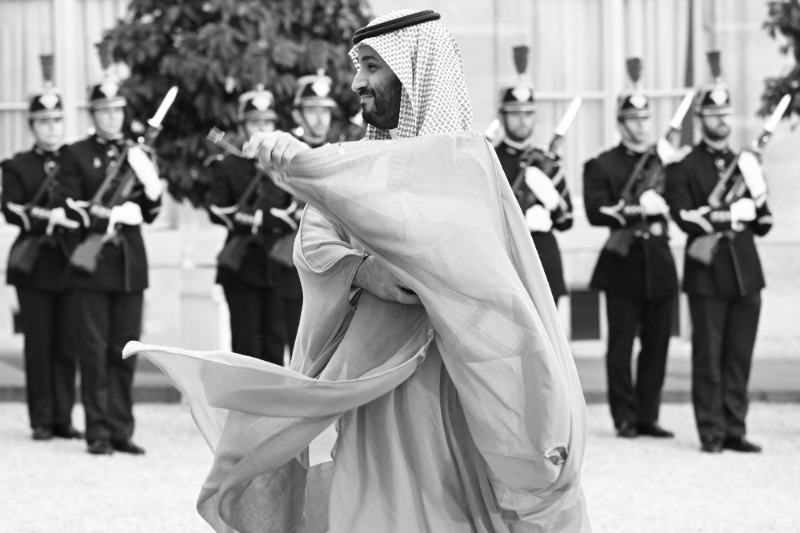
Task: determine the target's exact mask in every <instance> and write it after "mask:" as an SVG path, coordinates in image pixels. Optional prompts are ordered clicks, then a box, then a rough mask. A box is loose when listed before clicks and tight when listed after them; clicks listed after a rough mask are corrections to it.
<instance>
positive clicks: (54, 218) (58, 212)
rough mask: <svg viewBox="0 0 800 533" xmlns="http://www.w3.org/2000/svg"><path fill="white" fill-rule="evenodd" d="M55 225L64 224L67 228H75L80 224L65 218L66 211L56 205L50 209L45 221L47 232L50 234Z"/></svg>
mask: <svg viewBox="0 0 800 533" xmlns="http://www.w3.org/2000/svg"><path fill="white" fill-rule="evenodd" d="M56 226H64V227H65V228H69V229H77V228H78V227H80V224H79V223H78V222H76V221H74V220H70V219H69V218H67V212H66V211H65V210H64V208H63V207H56V208H54V209H51V210H50V216H49V217H48V221H47V234H48V235H52V233H53V230H54V229H55V228H56Z"/></svg>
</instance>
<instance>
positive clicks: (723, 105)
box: [695, 50, 733, 116]
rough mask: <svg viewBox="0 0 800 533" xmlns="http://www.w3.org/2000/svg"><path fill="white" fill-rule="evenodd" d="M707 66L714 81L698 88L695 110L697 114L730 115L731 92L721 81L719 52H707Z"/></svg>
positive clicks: (731, 108)
mask: <svg viewBox="0 0 800 533" xmlns="http://www.w3.org/2000/svg"><path fill="white" fill-rule="evenodd" d="M707 57H708V66H709V67H710V68H711V77H712V78H714V81H713V82H712V83H711V84H709V85H706V86H705V87H703V88H702V89H700V92H699V93H698V94H697V101H696V104H695V112H696V113H697V114H698V115H706V116H708V115H730V114H731V113H733V107H732V106H731V93H730V91H729V90H728V86H727V85H726V84H725V82H724V81H722V64H721V57H720V52H719V51H718V50H714V51H712V52H708V54H707Z"/></svg>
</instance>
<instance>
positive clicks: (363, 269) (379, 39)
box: [126, 11, 590, 533]
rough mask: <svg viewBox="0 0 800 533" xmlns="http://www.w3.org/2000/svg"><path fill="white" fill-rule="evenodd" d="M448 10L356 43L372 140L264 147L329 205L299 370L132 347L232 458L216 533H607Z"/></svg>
mask: <svg viewBox="0 0 800 533" xmlns="http://www.w3.org/2000/svg"><path fill="white" fill-rule="evenodd" d="M438 18H439V16H438V14H435V13H433V12H425V11H423V12H418V11H398V12H393V13H390V14H388V15H385V16H383V17H380V18H379V19H376V20H375V21H373V22H372V23H371V24H370V25H369V26H367V27H366V28H364V29H363V30H359V32H358V33H357V34H356V39H355V41H356V46H355V47H354V49H353V50H352V51H351V56H352V57H353V60H354V63H355V64H356V67H357V69H358V73H357V75H356V77H355V79H354V82H353V89H354V90H355V91H358V92H359V93H360V95H361V98H362V110H363V115H364V118H365V120H366V121H367V122H368V123H369V124H370V126H369V127H368V130H367V141H366V142H363V143H347V144H342V145H336V146H330V145H329V146H327V147H323V148H320V149H316V150H313V151H312V150H310V148H308V147H307V146H305V145H303V144H302V143H301V142H300V141H298V140H297V139H295V138H294V137H291V136H289V135H287V134H280V133H276V134H270V135H257V136H255V137H254V138H253V139H251V140H250V142H249V143H248V145H247V146H246V147H245V151H246V152H248V153H249V155H250V156H255V155H258V157H259V159H260V161H261V163H262V164H264V165H265V166H271V167H273V169H275V170H276V171H278V172H276V174H281V175H282V176H283V177H282V179H281V180H280V183H279V184H280V185H281V186H283V187H285V188H286V189H287V190H289V191H290V192H292V193H293V194H295V195H296V196H297V197H299V198H301V199H303V200H305V201H307V202H308V203H309V207H308V208H307V209H306V212H305V215H304V218H303V221H302V223H301V228H300V231H299V234H298V239H297V241H296V243H295V264H296V266H297V268H298V272H299V274H300V277H301V280H302V283H303V291H304V308H303V314H302V317H301V322H300V332H299V334H298V339H297V342H296V344H295V351H294V353H293V359H292V364H291V367H290V370H284V369H278V368H276V367H272V366H271V365H269V364H268V363H264V362H261V361H249V360H245V359H243V358H238V357H237V356H235V355H234V354H221V353H203V354H198V353H191V352H185V351H181V350H176V349H164V348H157V347H146V346H142V345H132V346H129V347H128V348H127V349H126V352H127V353H138V352H141V353H145V354H147V355H148V356H150V357H151V359H153V360H154V361H155V362H156V363H157V364H158V365H159V366H160V367H161V368H163V369H164V370H165V371H166V372H167V374H168V375H169V376H170V377H171V378H172V379H173V381H174V382H175V383H176V385H177V386H178V387H179V388H180V389H181V390H182V391H183V392H184V393H185V394H186V395H187V397H188V399H189V403H190V405H191V408H192V412H193V415H194V417H195V420H196V421H197V423H198V426H199V427H200V429H201V431H202V432H203V434H204V436H205V437H206V440H207V441H208V442H209V445H210V446H211V447H212V449H213V450H214V452H215V463H214V467H213V468H212V471H211V473H210V474H209V477H208V479H207V481H206V483H205V484H204V488H203V491H202V492H201V495H200V499H199V501H198V509H199V511H200V512H201V514H202V515H203V516H204V517H205V518H206V519H207V520H208V521H209V523H211V524H212V525H213V526H214V527H215V529H216V530H217V531H228V529H227V528H228V527H233V528H235V529H236V530H237V531H240V532H251V531H252V532H255V531H268V532H273V531H274V532H276V533H277V532H279V531H280V532H284V531H298V532H324V531H330V532H331V533H339V532H348V533H349V532H365V533H366V532H370V533H371V532H374V531H380V532H391V533H395V532H396V533H401V532H402V533H406V532H411V531H419V532H440V531H447V532H457V533H460V532H464V533H472V532H485V533H512V532H513V533H516V532H529V531H530V532H544V531H548V532H550V531H553V532H562V531H563V532H586V531H590V525H589V521H588V518H587V515H586V508H585V503H584V499H583V493H582V490H581V487H580V467H581V463H582V458H583V449H584V442H585V435H586V413H585V405H584V403H583V397H582V393H581V390H580V385H579V383H578V380H577V373H576V371H575V366H574V363H573V361H572V359H571V356H570V353H569V349H568V346H567V342H566V338H565V336H564V332H563V330H562V329H561V326H560V323H559V319H558V315H557V311H556V308H555V305H554V304H553V301H552V297H551V296H550V293H549V287H548V285H547V280H546V279H545V277H544V272H543V271H542V267H541V263H540V262H539V260H538V257H537V256H536V253H535V250H534V248H533V246H532V244H531V241H530V238H529V236H528V234H527V230H526V227H525V223H524V219H523V217H522V214H521V212H519V208H518V207H517V204H516V201H515V199H514V196H513V193H512V192H511V190H510V188H509V186H508V183H507V180H505V177H504V175H503V172H502V169H501V168H500V166H499V163H498V162H497V159H496V156H494V152H493V151H492V148H491V145H489V144H488V143H487V142H486V140H485V139H483V137H482V136H481V135H480V134H477V133H475V132H469V131H468V128H469V124H470V121H471V110H470V106H469V99H468V97H467V92H466V87H465V85H464V80H463V70H462V65H461V58H460V54H459V51H458V47H457V46H456V43H455V41H454V40H453V38H452V37H451V36H450V34H449V33H448V32H447V31H446V30H445V29H444V27H443V26H442V25H441V24H440V23H439V22H438ZM389 138H393V139H397V140H393V141H390V142H386V141H380V139H389ZM420 304H421V305H420ZM334 423H335V424H336V432H334V431H333V430H332V429H331V427H332V424H334ZM326 428H327V429H326ZM334 439H335V442H336V444H335V449H334V450H332V452H333V453H332V454H329V453H328V452H329V451H331V450H330V449H331V443H332V441H333V440H334ZM309 445H310V446H309ZM308 450H310V451H308ZM331 455H332V457H333V459H334V460H333V462H330V458H331V457H330V456H331ZM328 503H329V512H327V513H323V516H320V514H321V513H320V512H319V511H320V509H325V508H327V504H328Z"/></svg>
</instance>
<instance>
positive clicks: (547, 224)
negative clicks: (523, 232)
mask: <svg viewBox="0 0 800 533" xmlns="http://www.w3.org/2000/svg"><path fill="white" fill-rule="evenodd" d="M525 222H527V223H528V230H530V231H541V232H548V231H550V230H551V229H553V219H551V218H550V211H548V210H547V209H546V208H545V207H544V206H542V205H539V204H536V205H534V206H533V207H531V208H530V209H528V210H527V211H526V212H525Z"/></svg>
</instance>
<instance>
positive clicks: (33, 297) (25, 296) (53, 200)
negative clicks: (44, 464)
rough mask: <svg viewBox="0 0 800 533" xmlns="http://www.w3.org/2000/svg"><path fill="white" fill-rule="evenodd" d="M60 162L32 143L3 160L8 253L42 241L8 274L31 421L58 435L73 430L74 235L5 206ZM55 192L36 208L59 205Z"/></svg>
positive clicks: (26, 195)
mask: <svg viewBox="0 0 800 533" xmlns="http://www.w3.org/2000/svg"><path fill="white" fill-rule="evenodd" d="M60 162H61V150H56V151H54V152H45V151H44V150H42V149H41V148H39V147H35V148H34V149H32V150H30V151H28V152H24V153H20V154H17V155H16V156H14V157H13V158H12V159H9V160H6V161H4V162H3V163H2V170H3V172H2V174H3V187H2V191H3V198H2V208H3V215H5V218H6V220H7V221H8V222H9V223H10V224H15V225H17V226H20V228H21V230H20V233H19V235H18V236H17V238H16V240H15V241H14V244H12V245H11V251H10V254H9V255H13V254H14V251H15V250H19V249H20V247H23V246H26V245H27V244H29V243H30V242H31V241H40V242H41V244H40V245H39V247H38V250H39V252H38V256H37V257H36V260H35V263H34V264H33V269H32V270H31V271H30V272H23V271H20V270H15V269H14V268H13V266H11V265H9V269H8V273H7V278H6V281H7V283H8V284H9V285H13V286H15V287H16V290H17V299H18V300H19V305H20V311H21V318H22V333H23V335H24V336H25V378H26V394H27V400H28V413H29V415H30V423H31V427H33V428H46V429H48V430H54V431H55V432H56V433H57V434H63V433H65V432H66V431H67V430H68V429H69V428H71V426H72V423H71V417H72V406H73V404H74V403H75V373H76V362H75V351H74V350H72V349H70V348H69V347H68V346H67V345H66V338H67V335H66V334H67V332H68V325H67V318H68V316H69V309H68V307H67V303H68V302H67V300H68V299H67V297H66V295H65V293H64V288H65V282H66V274H67V257H68V256H69V254H70V252H71V250H72V249H73V248H74V245H75V239H76V237H77V235H76V234H75V233H74V232H69V231H67V230H65V229H64V228H61V227H57V228H56V229H55V231H54V232H53V233H52V234H51V235H50V236H47V235H46V234H45V231H46V229H47V225H48V220H47V219H42V218H37V217H35V216H30V213H29V212H28V213H26V215H22V216H21V215H20V214H19V213H17V212H15V211H12V210H11V209H10V208H9V204H16V205H18V206H21V205H25V204H28V203H29V202H30V201H31V200H32V199H33V197H34V195H35V194H36V192H37V191H38V190H39V188H40V187H41V186H42V184H43V183H44V181H45V180H46V179H47V172H48V171H49V172H58V165H59V164H60ZM58 196H59V195H58V190H57V188H56V187H52V188H50V190H49V191H48V192H46V193H45V195H44V196H43V197H42V198H41V202H39V206H56V205H58V204H59V198H58ZM23 216H25V217H26V219H23ZM26 222H27V223H28V227H27V228H26Z"/></svg>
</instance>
